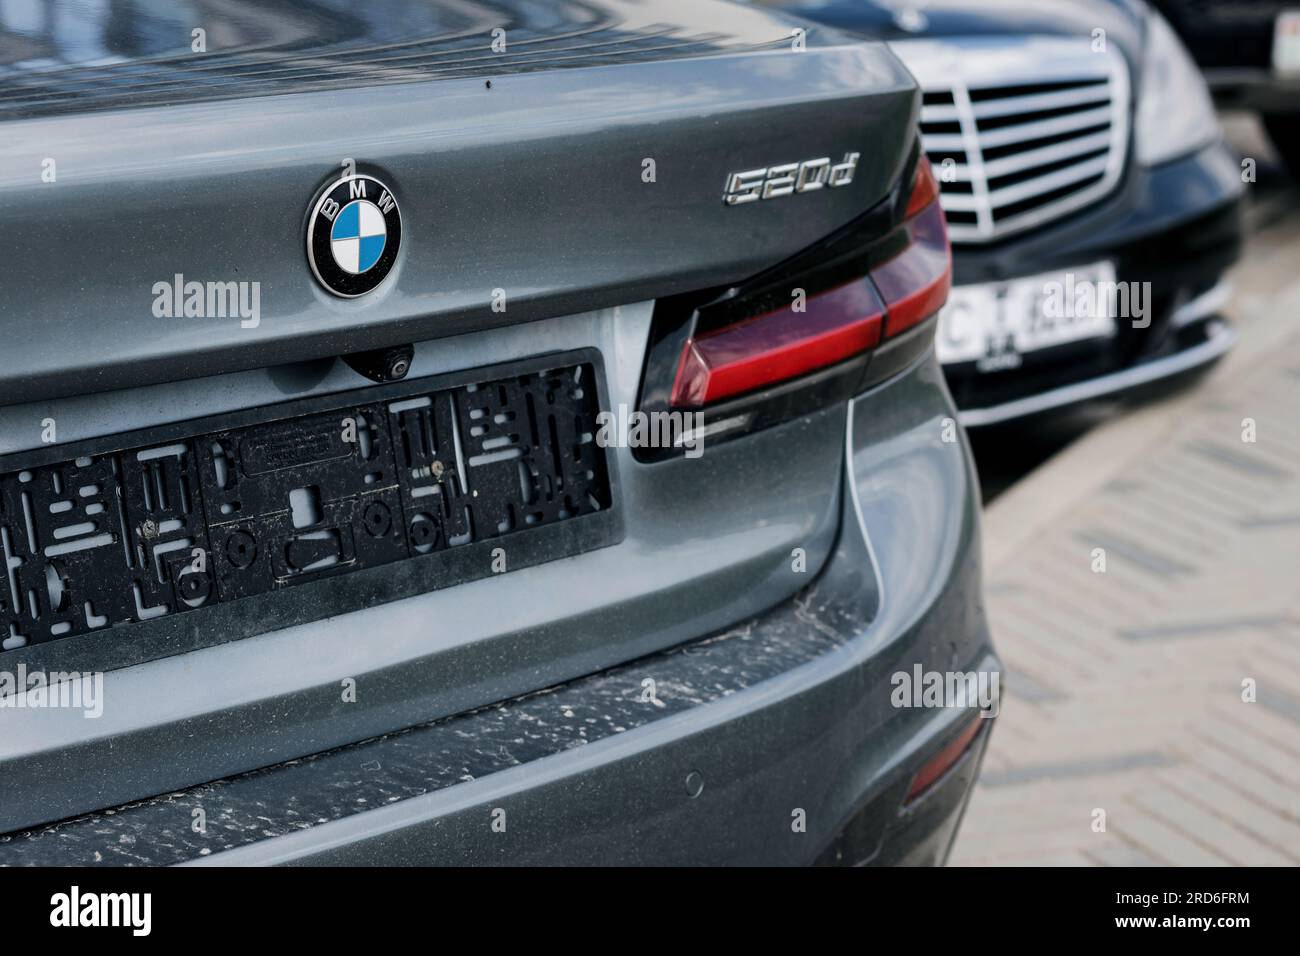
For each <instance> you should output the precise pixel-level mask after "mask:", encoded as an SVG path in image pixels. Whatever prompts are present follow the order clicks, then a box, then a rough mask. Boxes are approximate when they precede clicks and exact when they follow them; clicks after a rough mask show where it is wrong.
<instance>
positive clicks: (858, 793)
mask: <svg viewBox="0 0 1300 956" xmlns="http://www.w3.org/2000/svg"><path fill="white" fill-rule="evenodd" d="M952 415H953V409H952V405H951V402H950V400H949V399H948V397H947V394H946V392H945V391H944V389H943V387H942V382H941V373H940V372H939V369H938V366H937V364H936V363H935V362H934V360H933V357H927V359H926V360H925V361H924V362H923V363H921V364H920V365H918V366H915V367H913V368H912V369H910V370H909V371H907V372H906V373H904V374H903V375H902V376H900V377H899V378H897V379H895V380H893V381H892V382H890V383H889V384H887V385H885V386H882V387H881V388H879V389H877V390H875V392H874V393H873V394H871V395H870V396H869V397H863V398H859V399H858V400H857V401H856V402H855V403H854V407H853V411H852V413H851V414H850V415H849V416H848V422H847V436H846V444H845V448H846V456H845V462H846V464H845V470H844V482H845V485H846V491H847V493H846V494H844V495H842V496H840V497H841V501H842V512H843V513H842V518H841V524H840V534H839V538H838V541H837V543H836V545H835V547H834V550H833V552H832V555H831V557H830V559H829V560H828V561H827V563H826V564H825V566H824V567H823V568H822V570H821V572H820V573H819V574H818V576H817V578H816V580H815V581H813V582H810V584H809V585H808V586H807V587H805V588H804V589H803V591H801V592H800V593H799V594H798V595H797V596H796V597H795V598H794V599H792V600H788V601H784V602H782V603H781V604H780V605H778V606H777V607H775V608H772V609H770V610H768V611H767V612H765V613H763V614H761V615H759V616H757V617H755V618H753V619H751V620H749V621H747V622H743V623H742V624H740V625H738V626H736V627H733V628H730V629H728V630H726V631H724V632H722V633H716V634H713V635H712V636H710V637H707V638H704V639H702V640H697V641H694V642H691V643H688V644H685V645H680V646H678V647H676V648H674V649H672V650H670V651H666V652H662V653H658V654H652V655H650V656H647V657H642V658H639V659H637V660H635V661H632V662H630V663H628V664H624V665H621V666H618V667H615V668H612V669H609V670H605V671H601V672H598V673H595V674H592V675H590V676H587V677H584V678H579V679H577V680H573V681H569V682H567V683H565V684H562V685H560V686H558V687H554V688H551V689H549V690H547V691H543V692H540V693H536V694H531V695H528V696H525V697H522V698H517V699H514V700H511V701H507V702H505V703H503V704H498V705H493V706H491V707H487V708H482V709H480V710H477V711H472V712H469V713H463V714H459V715H457V716H454V717H449V718H445V719H442V720H438V721H435V722H432V723H429V724H424V725H421V726H418V727H413V728H410V729H408V730H406V731H402V732H399V733H394V734H388V735H385V736H382V737H378V738H374V739H371V740H368V741H363V742H361V743H358V744H352V745H349V746H345V747H340V748H337V749H334V750H331V751H328V752H325V753H321V754H318V755H316V756H314V757H309V758H306V759H302V760H295V761H290V762H288V763H283V764H279V765H276V766H273V767H269V768H267V769H264V770H259V771H254V772H252V773H247V774H243V775H240V776H237V777H231V778H227V779H224V780H218V781H215V782H213V783H210V784H206V785H203V786H198V787H193V788H190V789H188V790H184V791H181V792H177V793H171V794H168V795H166V796H162V797H158V798H154V799H151V800H146V801H142V802H139V803H135V804H131V805H128V806H125V807H120V808H118V809H117V810H115V811H114V812H112V813H104V814H91V815H88V816H86V817H82V818H79V819H76V820H72V821H65V822H64V823H62V824H60V825H58V826H56V827H49V828H44V829H38V830H33V831H31V832H28V833H15V834H10V835H9V836H7V837H0V864H6V863H9V864H20V865H21V864H27V863H33V864H36V863H44V864H58V863H73V864H91V863H109V864H112V863H119V864H120V863H186V862H208V863H227V864H273V863H371V864H376V863H383V864H394V863H398V864H430V863H441V864H447V863H450V864H478V863H583V864H587V863H590V864H597V863H603V864H685V863H769V864H770V863H775V864H797V863H812V862H840V863H862V862H900V863H936V862H942V860H943V859H944V857H945V856H946V854H947V851H948V848H949V846H950V845H951V840H952V837H953V835H954V833H955V830H956V826H957V823H958V821H959V818H960V815H961V812H962V809H963V807H964V805H965V801H966V797H967V795H968V793H969V790H970V786H971V783H972V782H973V779H974V775H975V772H976V770H977V768H978V763H979V760H980V759H981V757H982V752H983V748H984V746H985V743H986V741H987V738H988V732H989V727H988V726H985V727H984V728H983V730H982V732H981V733H980V734H979V735H978V737H977V738H976V739H975V741H974V743H973V744H972V745H971V747H970V748H969V749H968V750H967V751H966V752H965V754H964V756H963V757H962V758H961V759H960V760H959V761H958V762H957V763H956V764H955V765H954V766H953V767H952V769H951V770H950V771H949V772H948V773H947V774H946V775H945V776H944V777H943V778H941V779H940V780H939V781H938V782H937V783H936V784H935V785H934V786H932V787H931V788H930V789H929V790H928V791H926V793H924V794H923V795H922V796H920V797H919V798H918V799H916V800H915V801H913V802H912V803H911V804H910V805H908V806H907V807H906V808H905V807H904V806H903V804H904V798H905V796H906V794H907V791H908V787H909V785H910V783H911V781H912V778H913V776H914V775H915V772H916V770H917V768H918V767H919V766H921V765H922V764H924V763H925V762H926V761H927V760H929V759H930V758H931V757H933V756H934V755H935V754H936V753H938V752H939V751H940V750H942V749H943V748H944V746H945V745H946V744H947V743H949V742H950V741H951V740H952V739H953V737H954V736H955V735H956V734H957V732H958V731H959V729H960V728H962V727H964V726H966V725H967V723H968V722H969V721H970V720H971V719H978V718H974V712H973V711H971V710H969V709H964V708H963V709H959V708H933V709H925V708H908V707H896V706H894V704H893V702H892V701H891V691H892V690H893V683H892V682H891V677H892V676H893V675H895V674H897V673H899V672H911V671H912V670H913V668H914V667H916V666H918V665H919V666H920V667H922V668H924V669H926V670H934V671H941V672H947V671H963V672H971V671H976V672H979V671H983V672H993V671H996V669H997V667H998V664H997V660H996V657H995V656H994V654H993V651H992V648H991V645H990V642H989V637H988V632H987V627H986V624H985V621H984V616H983V608H982V604H981V602H980V598H979V586H980V581H979V558H978V554H979V541H978V524H977V522H978V506H977V500H978V493H977V487H976V483H975V479H974V474H973V472H972V470H971V465H970V459H969V454H968V450H967V448H966V446H965V443H964V441H962V440H958V441H955V442H954V441H951V440H950V441H945V440H944V436H945V435H949V436H950V435H951V429H950V428H949V427H946V424H945V423H946V421H947V420H950V419H951V417H952ZM647 681H653V685H649V684H647V683H646V682H647ZM649 690H653V692H652V693H648V691H649ZM982 723H984V724H986V725H991V723H992V721H984V722H982ZM196 821H202V824H203V826H202V827H201V830H200V828H198V827H196ZM800 821H802V822H803V824H804V825H803V826H802V827H800V826H797V825H796V824H797V823H798V822H800Z"/></svg>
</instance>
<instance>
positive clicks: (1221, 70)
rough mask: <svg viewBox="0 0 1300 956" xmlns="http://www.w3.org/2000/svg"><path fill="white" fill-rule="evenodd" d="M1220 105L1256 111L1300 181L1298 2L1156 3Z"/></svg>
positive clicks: (1187, 0) (1181, 0)
mask: <svg viewBox="0 0 1300 956" xmlns="http://www.w3.org/2000/svg"><path fill="white" fill-rule="evenodd" d="M1154 3H1155V5H1156V6H1157V7H1159V8H1160V10H1161V11H1163V12H1164V15H1165V16H1166V17H1167V18H1168V19H1169V22H1170V24H1171V25H1172V26H1173V28H1174V29H1175V30H1177V31H1178V35H1179V36H1181V37H1182V39H1183V42H1184V43H1186V44H1187V47H1188V49H1189V50H1190V51H1191V53H1192V56H1193V57H1194V58H1195V60H1196V62H1197V63H1198V64H1199V65H1200V67H1201V70H1202V71H1203V73H1204V74H1205V79H1206V81H1207V82H1208V83H1209V84H1210V91H1211V92H1212V93H1213V94H1214V98H1215V100H1216V102H1218V103H1219V105H1220V106H1222V107H1225V108H1230V109H1248V110H1257V111H1258V112H1259V113H1260V115H1261V116H1262V117H1263V120H1264V125H1265V126H1266V127H1267V128H1268V132H1269V135H1270V136H1271V137H1272V138H1273V143H1274V145H1276V146H1277V149H1278V152H1279V153H1280V154H1281V155H1282V159H1283V161H1284V162H1285V163H1286V165H1287V168H1288V169H1290V170H1291V175H1292V176H1295V177H1296V178H1297V179H1300V0H1236V2H1233V0H1154Z"/></svg>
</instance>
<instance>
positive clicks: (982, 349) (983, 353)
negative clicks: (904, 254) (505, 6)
mask: <svg viewBox="0 0 1300 956" xmlns="http://www.w3.org/2000/svg"><path fill="white" fill-rule="evenodd" d="M1115 289H1116V285H1115V266H1114V264H1113V263H1111V262H1097V263H1093V264H1091V265H1087V266H1081V267H1079V268H1077V269H1068V270H1062V271H1061V272H1049V273H1044V274H1043V275H1038V276H1030V277H1028V278H1024V279H1012V280H1010V281H1006V282H986V283H980V284H978V285H960V286H954V287H953V290H952V293H951V294H950V295H949V296H948V304H947V305H945V306H944V307H943V311H942V312H940V313H939V328H938V331H937V333H936V334H935V351H936V353H937V354H938V357H939V361H940V362H942V363H944V364H945V365H951V364H954V363H956V362H974V363H975V364H976V368H977V369H979V370H980V371H982V372H992V371H996V370H998V369H1006V368H1015V367H1016V366H1018V365H1020V364H1021V361H1022V356H1024V355H1025V354H1027V353H1029V352H1036V351H1040V350H1042V349H1047V348H1052V347H1054V346H1057V345H1065V344H1067V343H1069V342H1079V341H1083V340H1086V339H1095V338H1109V337H1111V336H1113V335H1114V334H1115Z"/></svg>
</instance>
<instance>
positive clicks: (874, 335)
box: [671, 279, 885, 407]
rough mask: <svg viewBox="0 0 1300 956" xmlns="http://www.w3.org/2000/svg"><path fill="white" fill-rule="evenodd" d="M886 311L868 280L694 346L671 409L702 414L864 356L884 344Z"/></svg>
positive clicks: (686, 354) (688, 348)
mask: <svg viewBox="0 0 1300 956" xmlns="http://www.w3.org/2000/svg"><path fill="white" fill-rule="evenodd" d="M884 318H885V307H884V304H883V303H882V302H881V301H880V296H879V295H877V294H876V290H875V289H874V288H873V287H872V285H871V283H870V282H868V281H867V280H866V279H859V280H858V281H857V282H850V283H849V284H848V285H843V286H840V287H839V288H838V289H832V290H830V291H829V292H823V293H821V294H820V295H817V296H814V297H813V298H811V299H809V300H808V301H807V310H806V311H804V312H795V311H794V309H793V307H790V308H785V309H779V310H778V311H776V312H768V313H767V314H766V315H760V316H758V317H756V318H753V319H748V320H747V321H744V322H741V323H740V324H738V325H732V326H729V327H727V328H725V329H721V330H719V331H717V332H712V333H708V334H705V335H701V336H698V337H697V338H692V339H689V340H687V342H686V347H685V348H684V349H683V350H682V361H681V364H680V365H679V366H678V368H677V380H676V381H675V382H674V383H673V392H672V399H671V403H672V404H673V405H676V406H678V407H697V406H700V405H705V404H707V403H709V402H716V401H718V400H719V399H723V398H730V397H732V396H733V395H740V394H743V393H744V392H749V391H753V390H754V389H756V388H762V387H763V386H764V385H770V384H772V383H773V382H782V381H785V380H786V379H788V378H795V377H797V376H799V375H803V374H805V373H807V372H812V371H815V370H817V369H819V368H825V367H826V366H828V365H834V364H835V363H836V362H842V361H843V360H845V359H847V358H851V357H853V356H854V355H860V354H861V353H863V352H865V351H867V350H868V349H873V348H875V347H876V346H877V345H878V344H879V343H880V336H881V330H882V326H883V325H884Z"/></svg>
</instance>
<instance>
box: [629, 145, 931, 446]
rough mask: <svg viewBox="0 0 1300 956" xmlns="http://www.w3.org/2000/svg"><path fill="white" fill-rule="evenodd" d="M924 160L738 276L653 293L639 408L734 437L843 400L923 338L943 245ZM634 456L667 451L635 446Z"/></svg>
mask: <svg viewBox="0 0 1300 956" xmlns="http://www.w3.org/2000/svg"><path fill="white" fill-rule="evenodd" d="M938 196H939V188H938V183H937V182H936V181H935V177H934V173H933V171H932V170H931V168H930V163H929V161H928V160H927V159H926V158H925V157H924V156H923V155H921V154H920V151H919V149H915V150H914V151H913V159H912V161H911V162H910V163H909V169H908V170H907V172H906V174H905V175H904V176H902V177H900V180H899V184H898V186H896V187H895V189H894V190H893V192H892V193H891V194H890V196H888V197H887V198H886V199H885V200H883V201H882V202H881V203H880V204H878V205H877V206H876V207H875V208H873V209H872V210H870V211H868V212H867V213H866V214H864V215H863V216H861V217H859V219H857V220H855V221H854V222H852V223H850V224H849V225H848V226H846V227H845V228H844V229H842V230H840V231H839V232H838V233H836V234H835V235H833V236H831V237H829V238H828V239H827V240H825V241H824V242H822V243H819V244H818V245H817V246H815V247H813V248H811V249H808V250H805V251H804V252H802V253H800V254H799V255H797V256H795V257H794V258H793V259H791V260H789V261H787V262H785V263H782V264H780V265H778V266H776V267H774V268H773V269H771V270H768V272H766V273H764V274H762V275H760V276H756V277H755V278H753V279H751V280H749V281H748V282H745V283H743V284H741V285H740V286H737V287H734V288H731V289H727V290H724V291H722V292H720V293H719V292H716V291H715V292H714V293H712V294H706V295H704V296H693V297H692V296H685V297H678V298H677V299H675V300H664V301H661V302H660V303H658V304H657V306H656V315H655V331H654V334H653V336H652V342H651V352H650V358H649V360H648V362H647V367H646V374H645V379H644V382H643V386H642V398H641V407H642V409H643V410H644V411H698V412H703V413H704V415H703V416H702V417H703V420H704V422H705V425H704V426H703V427H704V434H705V436H707V437H709V438H710V439H717V438H722V437H731V436H733V435H736V434H743V433H744V432H747V431H753V430H754V429H755V428H759V427H764V426H766V425H771V424H775V423H776V422H778V421H782V420H785V419H787V418H790V417H793V416H795V415H798V414H804V413H806V412H808V411H810V410H813V409H815V408H817V407H822V406H825V405H827V404H831V403H832V402H835V401H841V400H844V399H847V398H849V397H851V396H852V395H855V394H857V393H858V392H860V391H862V390H864V389H865V388H866V387H869V386H870V385H872V384H875V383H876V382H878V381H883V380H884V379H885V378H887V377H889V376H891V375H893V374H896V373H897V372H898V371H901V370H902V369H903V368H905V367H906V366H907V365H909V364H911V362H912V361H914V360H915V359H916V358H918V357H920V356H921V355H922V354H924V352H925V351H926V350H927V349H928V348H929V346H930V343H931V342H932V340H933V334H934V322H932V321H929V320H930V319H932V318H933V317H934V316H935V315H936V314H937V313H938V311H939V308H940V307H941V306H942V305H943V303H944V301H945V300H946V299H947V296H948V291H949V288H950V286H951V281H952V256H951V250H950V247H949V245H948V234H947V226H946V224H945V221H944V216H943V211H942V209H941V208H940V205H939V202H938ZM642 452H643V453H641V454H639V455H638V457H642V458H657V457H665V456H664V455H662V454H654V453H653V451H652V450H642Z"/></svg>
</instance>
